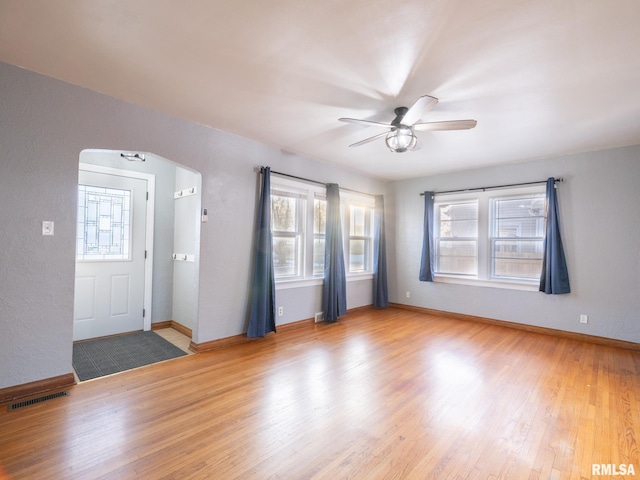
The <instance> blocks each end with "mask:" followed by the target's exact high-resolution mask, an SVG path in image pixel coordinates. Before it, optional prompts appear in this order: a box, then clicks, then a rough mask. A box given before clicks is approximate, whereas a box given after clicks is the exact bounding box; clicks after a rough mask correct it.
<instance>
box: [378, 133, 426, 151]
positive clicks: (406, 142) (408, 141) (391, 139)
mask: <svg viewBox="0 0 640 480" xmlns="http://www.w3.org/2000/svg"><path fill="white" fill-rule="evenodd" d="M385 143H386V144H387V148H388V149H389V150H391V151H392V152H395V153H402V152H407V151H410V150H414V149H415V148H416V145H417V144H418V138H417V137H416V135H415V134H414V133H413V129H412V128H411V127H405V126H400V127H396V128H394V129H392V130H391V131H390V132H389V133H388V134H387V136H386V138H385Z"/></svg>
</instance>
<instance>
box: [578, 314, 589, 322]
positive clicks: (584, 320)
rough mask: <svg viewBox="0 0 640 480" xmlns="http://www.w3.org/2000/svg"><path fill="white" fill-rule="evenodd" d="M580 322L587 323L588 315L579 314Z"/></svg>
mask: <svg viewBox="0 0 640 480" xmlns="http://www.w3.org/2000/svg"><path fill="white" fill-rule="evenodd" d="M580 323H589V316H588V315H584V314H582V315H580Z"/></svg>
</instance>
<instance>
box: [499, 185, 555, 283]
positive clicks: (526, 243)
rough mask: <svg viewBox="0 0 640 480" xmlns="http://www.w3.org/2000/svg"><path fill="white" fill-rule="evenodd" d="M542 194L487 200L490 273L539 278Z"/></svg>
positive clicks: (541, 237) (540, 266)
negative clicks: (489, 224)
mask: <svg viewBox="0 0 640 480" xmlns="http://www.w3.org/2000/svg"><path fill="white" fill-rule="evenodd" d="M544 203H545V195H544V194H540V195H525V196H518V197H501V198H494V199H492V200H491V212H492V213H491V223H492V228H491V239H490V243H491V277H492V278H504V279H512V280H513V279H534V280H538V279H539V278H540V273H541V269H542V244H543V241H544Z"/></svg>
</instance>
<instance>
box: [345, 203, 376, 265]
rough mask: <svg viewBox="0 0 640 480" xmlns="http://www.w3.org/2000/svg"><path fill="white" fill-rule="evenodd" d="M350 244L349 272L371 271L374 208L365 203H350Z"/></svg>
mask: <svg viewBox="0 0 640 480" xmlns="http://www.w3.org/2000/svg"><path fill="white" fill-rule="evenodd" d="M348 212H349V230H348V231H349V240H348V241H349V245H348V249H347V252H348V255H349V262H348V264H347V265H348V268H347V270H348V272H349V273H366V272H369V271H371V242H372V238H371V230H372V227H371V223H372V218H371V217H372V214H373V209H372V208H371V207H367V206H365V205H358V204H352V203H350V204H348Z"/></svg>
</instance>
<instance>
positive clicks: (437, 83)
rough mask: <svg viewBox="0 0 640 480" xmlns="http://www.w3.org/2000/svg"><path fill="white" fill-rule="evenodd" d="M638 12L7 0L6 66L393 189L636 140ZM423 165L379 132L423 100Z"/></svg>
mask: <svg viewBox="0 0 640 480" xmlns="http://www.w3.org/2000/svg"><path fill="white" fill-rule="evenodd" d="M639 23H640V1H638V0H474V1H472V0H459V1H455V0H393V1H392V0H335V1H333V0H313V1H310V0H273V1H263V0H162V1H159V0H120V1H118V0H92V1H88V0H55V1H52V0H0V60H2V61H5V62H7V63H11V64H15V65H19V66H22V67H24V68H27V69H29V70H33V71H36V72H40V73H43V74H45V75H48V76H51V77H54V78H58V79H61V80H64V81H67V82H69V83H72V84H76V85H80V86H83V87H86V88H89V89H92V90H95V91H98V92H102V93H105V94H107V95H110V96H113V97H116V98H120V99H123V100H126V101H129V102H132V103H135V104H139V105H143V106H146V107H150V108H152V109H155V110H158V111H162V112H166V113H169V114H172V115H175V116H178V117H182V118H185V119H189V120H192V121H195V122H198V123H202V124H205V125H209V126H211V127H214V128H217V129H220V130H224V131H227V132H231V133H234V134H237V135H241V136H243V137H247V138H251V139H255V140H258V141H260V142H263V143H266V144H269V145H274V146H276V147H279V148H281V149H282V150H285V151H288V152H294V153H298V154H300V155H303V156H306V157H310V158H314V159H318V160H321V161H325V162H330V163H336V164H340V165H342V166H344V167H346V168H349V169H353V170H357V171H361V172H365V173H367V174H374V175H376V176H379V177H382V178H387V179H400V178H408V177H415V176H422V175H428V174H435V173H440V172H447V171H455V170H461V169H469V168H475V167H480V166H485V165H496V164H502V163H508V162H520V161H524V160H528V159H535V158H542V157H550V156H557V155H562V154H568V153H575V152H581V151H590V150H597V149H603V148H610V147H618V146H624V145H632V144H638V143H640V27H639ZM425 94H428V95H433V96H435V97H438V98H439V99H440V103H439V104H438V105H437V106H436V107H435V108H434V109H433V110H432V111H431V112H429V113H428V114H426V115H425V116H424V117H423V119H422V120H423V121H434V120H455V119H467V118H472V119H476V120H477V121H478V126H477V127H476V128H475V129H473V130H463V131H444V132H421V133H418V136H419V137H420V139H421V142H422V144H423V146H422V148H421V149H420V150H418V151H415V152H407V153H391V152H389V151H388V150H387V149H386V147H385V145H384V140H383V139H380V140H376V141H375V142H372V143H369V144H366V145H363V146H361V147H356V148H348V145H349V144H351V143H354V142H357V141H359V140H362V139H364V138H367V137H369V136H371V135H374V134H376V133H380V130H378V129H376V128H375V127H362V126H359V125H353V124H346V123H343V122H339V121H338V118H339V117H355V118H363V119H370V120H375V121H381V122H390V121H391V120H392V119H393V117H394V114H393V110H394V108H395V107H398V106H410V105H411V104H412V103H413V102H414V101H415V100H416V99H417V98H418V97H419V96H421V95H425Z"/></svg>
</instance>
